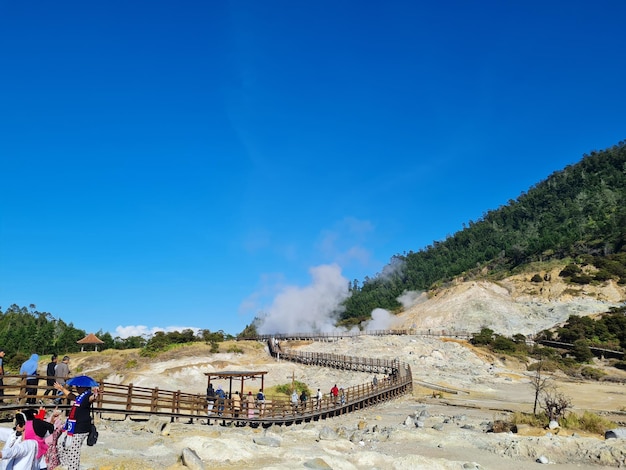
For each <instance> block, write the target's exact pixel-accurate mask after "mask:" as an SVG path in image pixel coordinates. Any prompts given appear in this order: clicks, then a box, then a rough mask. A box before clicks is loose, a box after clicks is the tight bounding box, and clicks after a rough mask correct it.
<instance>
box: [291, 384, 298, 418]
mask: <svg viewBox="0 0 626 470" xmlns="http://www.w3.org/2000/svg"><path fill="white" fill-rule="evenodd" d="M291 407H292V408H293V413H294V414H296V410H297V409H298V391H297V390H296V389H295V388H294V390H293V392H291Z"/></svg>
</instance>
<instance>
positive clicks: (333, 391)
mask: <svg viewBox="0 0 626 470" xmlns="http://www.w3.org/2000/svg"><path fill="white" fill-rule="evenodd" d="M330 394H331V395H332V396H333V402H334V403H335V405H336V404H337V397H338V396H339V389H338V388H337V384H335V386H334V387H333V388H331V389H330Z"/></svg>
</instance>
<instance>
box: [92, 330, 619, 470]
mask: <svg viewBox="0 0 626 470" xmlns="http://www.w3.org/2000/svg"><path fill="white" fill-rule="evenodd" d="M237 344H238V345H240V347H242V348H245V351H244V353H242V354H239V353H228V352H224V353H219V354H214V355H208V354H206V350H204V353H202V349H197V350H195V351H194V352H193V355H191V356H187V355H183V353H182V350H181V351H179V353H178V354H174V353H171V357H169V358H163V360H157V361H154V362H150V363H146V364H145V365H138V366H137V367H134V368H132V367H131V368H127V369H126V371H125V372H124V373H120V372H118V373H116V374H114V375H111V380H118V381H120V382H124V383H128V382H132V383H135V384H138V385H142V386H148V385H149V386H158V387H160V388H168V389H184V390H189V391H198V392H200V391H202V390H204V389H205V388H206V378H205V376H204V372H207V371H211V370H217V369H228V370H233V369H235V370H237V369H239V370H251V369H252V370H267V371H268V374H267V375H266V387H268V388H269V387H272V386H273V385H277V384H284V383H288V382H289V381H290V380H291V377H292V376H294V377H295V378H296V380H299V381H301V382H304V383H306V384H307V385H308V386H309V387H310V388H312V389H315V388H317V387H320V388H322V389H323V390H325V391H327V390H328V389H329V388H330V387H331V386H332V385H333V384H334V383H337V384H339V385H340V386H350V385H356V384H359V383H363V382H366V381H369V380H370V379H371V377H370V376H369V375H366V374H362V373H356V372H354V373H345V372H342V371H337V370H329V369H325V368H319V367H306V366H300V365H295V364H291V363H287V362H275V361H272V360H271V359H270V358H269V356H268V355H267V353H266V352H265V351H264V348H263V345H262V344H260V343H245V344H244V343H237ZM292 347H294V348H297V349H299V350H303V351H323V352H335V353H339V354H348V355H363V356H371V357H383V358H394V357H400V358H402V360H403V361H405V362H408V363H410V365H411V367H412V370H413V374H414V377H415V379H416V383H415V390H414V393H413V395H412V396H407V397H404V398H401V399H399V400H395V401H392V402H389V403H386V404H383V405H380V406H377V407H375V408H370V409H367V410H361V411H359V412H357V413H354V414H350V415H347V416H342V417H338V418H333V419H329V420H325V421H319V422H313V423H308V424H304V425H293V426H274V427H270V428H268V429H262V428H257V429H252V428H249V427H246V428H237V427H224V426H219V425H211V426H207V425H205V424H204V421H203V420H202V421H201V422H200V423H198V422H196V423H194V424H187V423H181V422H175V423H170V422H169V420H162V419H153V420H151V421H149V422H145V421H132V420H127V421H117V420H116V419H119V418H116V417H114V416H111V417H109V418H111V419H105V420H101V421H100V422H99V429H100V431H101V434H100V441H99V443H98V444H97V445H96V446H95V447H93V448H90V447H86V448H85V450H84V455H83V466H84V468H85V469H100V470H104V469H111V470H113V469H118V470H120V469H136V470H142V469H155V470H157V469H169V470H174V469H183V468H217V469H228V468H238V469H259V468H263V469H293V468H320V469H323V468H333V469H375V468H380V469H383V468H385V469H388V468H392V469H406V468H419V469H434V470H437V469H446V470H447V469H461V468H466V469H467V468H469V469H472V468H475V469H492V468H493V469H495V468H502V467H506V468H508V469H510V470H518V469H519V470H521V469H527V468H529V467H532V466H536V465H540V464H538V463H536V460H537V459H540V458H543V459H545V461H546V462H549V463H550V464H552V467H550V468H555V469H575V468H576V469H579V468H593V469H607V468H618V467H619V466H620V465H621V466H626V440H625V439H619V440H617V439H612V440H606V441H605V440H604V439H603V436H602V435H600V434H598V435H585V434H583V433H574V432H571V431H570V432H568V431H565V430H560V431H547V430H544V429H522V432H520V433H518V434H511V433H502V434H495V433H488V432H486V431H487V430H488V428H489V426H490V424H491V423H493V422H494V420H501V419H503V420H506V419H507V418H508V417H509V416H510V411H511V410H516V409H519V410H523V411H530V410H532V399H533V394H532V387H531V386H530V385H529V376H528V375H527V374H526V373H525V370H524V367H523V366H522V364H520V363H517V362H513V361H510V360H509V361H502V360H500V359H498V358H496V357H491V356H488V355H484V354H478V353H477V351H475V350H473V349H472V348H471V347H470V346H468V345H466V344H463V342H461V341H445V340H444V341H442V340H440V339H436V338H424V337H417V336H390V337H367V336H364V337H357V338H350V339H345V340H341V341H338V342H333V343H320V342H306V343H299V344H293V345H292ZM192 350H193V348H192ZM99 358H100V359H105V360H104V361H102V360H100V361H99V363H100V364H102V365H105V366H107V367H110V366H111V362H110V361H107V360H106V359H110V360H111V361H114V360H116V359H119V358H109V357H108V355H107V353H106V352H105V353H102V354H101V355H99ZM93 361H94V356H93V355H92V357H90V358H89V361H85V363H84V366H85V370H84V371H83V372H86V373H90V374H94V373H97V368H96V366H97V364H98V362H93ZM89 364H91V365H89ZM89 368H91V369H89ZM119 370H120V369H119V368H118V371H119ZM554 381H555V384H558V385H560V386H561V387H563V389H564V390H565V391H566V392H567V393H568V394H569V396H571V397H572V399H573V404H574V410H575V411H581V410H583V409H593V410H595V411H597V412H601V411H619V410H623V409H624V407H625V406H626V385H618V384H611V383H602V384H599V383H592V382H581V383H576V384H574V383H568V382H566V381H564V379H563V378H560V377H555V380H554ZM420 383H426V384H438V385H444V386H449V387H452V388H455V389H457V390H459V393H458V394H455V393H444V394H443V395H442V396H441V397H437V398H434V397H433V393H432V389H429V388H427V387H426V386H424V385H420ZM253 387H254V388H256V384H255V385H254V386H253ZM618 416H619V415H618ZM623 419H624V421H626V416H624V417H623ZM624 424H626V423H624ZM185 449H187V450H185ZM191 451H193V454H192V453H191ZM183 455H186V456H187V458H186V460H185V462H186V465H185V464H184V463H183V461H182V459H181V456H183ZM196 458H197V460H196Z"/></svg>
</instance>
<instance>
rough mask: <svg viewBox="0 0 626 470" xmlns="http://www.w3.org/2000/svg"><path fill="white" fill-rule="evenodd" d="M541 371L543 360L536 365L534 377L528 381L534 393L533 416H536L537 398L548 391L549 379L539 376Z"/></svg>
mask: <svg viewBox="0 0 626 470" xmlns="http://www.w3.org/2000/svg"><path fill="white" fill-rule="evenodd" d="M542 370H543V360H541V361H539V363H538V364H537V370H536V372H535V376H534V377H533V378H531V379H530V383H531V385H532V386H533V389H534V391H535V403H534V404H533V415H535V416H536V415H537V405H538V404H539V397H540V396H541V394H542V393H543V392H544V391H545V390H547V389H548V387H549V385H550V378H549V377H544V376H542V375H541V372H542Z"/></svg>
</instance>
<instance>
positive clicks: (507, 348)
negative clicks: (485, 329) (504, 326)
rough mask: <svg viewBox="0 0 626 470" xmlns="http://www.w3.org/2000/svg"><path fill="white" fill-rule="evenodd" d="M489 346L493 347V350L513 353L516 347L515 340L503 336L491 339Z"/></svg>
mask: <svg viewBox="0 0 626 470" xmlns="http://www.w3.org/2000/svg"><path fill="white" fill-rule="evenodd" d="M491 346H492V347H493V349H494V351H498V352H504V353H513V352H515V349H516V345H515V342H514V341H513V340H511V339H509V338H506V337H504V336H496V339H494V340H493V343H492V344H491Z"/></svg>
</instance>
